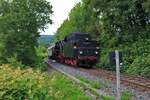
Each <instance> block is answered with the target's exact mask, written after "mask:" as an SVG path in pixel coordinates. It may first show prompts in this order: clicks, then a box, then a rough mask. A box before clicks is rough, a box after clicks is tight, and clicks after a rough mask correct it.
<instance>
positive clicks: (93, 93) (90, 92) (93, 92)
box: [46, 61, 110, 100]
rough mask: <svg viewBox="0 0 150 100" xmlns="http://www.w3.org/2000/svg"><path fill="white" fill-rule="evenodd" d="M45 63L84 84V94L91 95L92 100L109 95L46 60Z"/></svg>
mask: <svg viewBox="0 0 150 100" xmlns="http://www.w3.org/2000/svg"><path fill="white" fill-rule="evenodd" d="M46 63H47V64H48V66H50V67H52V68H53V69H54V70H56V71H58V72H60V73H61V74H63V75H65V76H67V77H68V78H70V79H71V80H73V81H75V82H76V83H77V84H79V85H80V84H82V85H83V86H84V90H85V92H86V94H87V95H89V96H91V97H92V99H93V100H99V99H102V98H103V97H102V95H103V96H109V97H110V95H108V94H106V93H104V92H102V91H99V90H97V89H95V88H93V87H91V86H90V84H87V83H85V82H83V81H81V80H79V79H77V78H76V77H74V76H72V75H70V74H68V73H66V72H65V71H63V70H61V69H59V68H57V67H54V66H53V65H52V64H51V63H49V62H47V61H46Z"/></svg>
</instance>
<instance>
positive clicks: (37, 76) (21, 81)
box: [0, 65, 89, 100]
mask: <svg viewBox="0 0 150 100" xmlns="http://www.w3.org/2000/svg"><path fill="white" fill-rule="evenodd" d="M0 100H89V97H87V96H85V94H84V93H83V92H82V91H81V90H80V88H77V87H76V86H75V85H74V84H73V82H72V81H70V80H68V79H67V78H66V77H64V76H62V75H60V74H58V73H53V74H52V75H51V76H49V75H47V74H46V73H42V72H40V71H39V70H37V71H33V70H32V69H31V68H30V69H26V70H21V69H20V67H18V68H15V69H14V68H13V67H12V66H10V65H2V66H0Z"/></svg>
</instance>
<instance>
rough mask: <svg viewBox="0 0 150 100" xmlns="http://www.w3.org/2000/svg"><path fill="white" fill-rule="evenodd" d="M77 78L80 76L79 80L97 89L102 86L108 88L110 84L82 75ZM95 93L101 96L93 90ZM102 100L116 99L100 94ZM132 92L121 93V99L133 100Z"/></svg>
mask: <svg viewBox="0 0 150 100" xmlns="http://www.w3.org/2000/svg"><path fill="white" fill-rule="evenodd" d="M76 78H78V79H79V80H81V81H82V82H85V83H87V84H89V85H91V87H93V88H95V89H100V88H107V87H108V85H107V84H104V83H100V82H98V81H90V80H88V79H86V78H84V77H81V76H76ZM92 93H93V94H95V95H97V96H99V95H98V94H97V93H95V92H94V91H92ZM100 97H101V99H102V100H115V97H111V96H103V95H101V96H100ZM131 98H132V94H131V93H130V92H129V91H123V92H122V95H121V100H132V99H131Z"/></svg>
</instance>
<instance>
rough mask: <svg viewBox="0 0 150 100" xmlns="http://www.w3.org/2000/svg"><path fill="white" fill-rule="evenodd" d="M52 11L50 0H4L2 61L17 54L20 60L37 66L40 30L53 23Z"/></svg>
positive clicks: (0, 18) (0, 3) (0, 20)
mask: <svg viewBox="0 0 150 100" xmlns="http://www.w3.org/2000/svg"><path fill="white" fill-rule="evenodd" d="M51 14H52V6H51V5H50V3H49V2H47V1H46V0H23V1H21V0H1V1H0V27H1V28H0V36H1V38H2V40H0V44H2V45H3V46H0V47H1V48H0V56H1V57H0V58H1V59H0V60H4V61H5V62H7V58H9V57H12V56H14V55H16V56H17V60H18V61H21V62H22V63H23V64H27V65H31V66H33V65H34V62H35V59H36V52H35V46H36V45H37V39H38V37H39V30H44V29H45V28H46V24H49V23H50V24H51V23H52V20H51V19H50V15H51ZM2 51H3V52H2ZM4 58H5V59H4Z"/></svg>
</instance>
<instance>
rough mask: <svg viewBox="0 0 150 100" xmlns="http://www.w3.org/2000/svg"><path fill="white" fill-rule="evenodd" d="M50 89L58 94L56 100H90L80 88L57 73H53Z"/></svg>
mask: <svg viewBox="0 0 150 100" xmlns="http://www.w3.org/2000/svg"><path fill="white" fill-rule="evenodd" d="M51 77H52V83H51V85H52V87H53V89H54V90H55V92H57V93H58V94H57V95H58V100H91V99H90V97H88V96H86V95H85V93H84V91H82V89H81V87H80V86H79V87H78V86H77V84H75V83H74V82H72V81H70V80H69V79H68V78H66V77H65V76H63V75H61V74H59V73H56V72H55V73H53V75H52V76H51Z"/></svg>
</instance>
